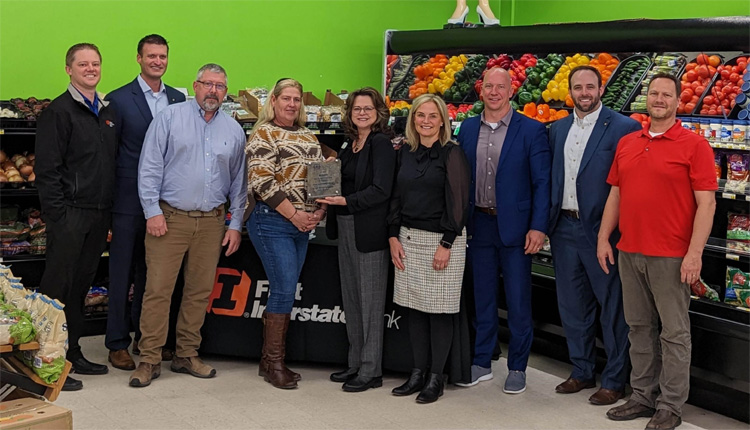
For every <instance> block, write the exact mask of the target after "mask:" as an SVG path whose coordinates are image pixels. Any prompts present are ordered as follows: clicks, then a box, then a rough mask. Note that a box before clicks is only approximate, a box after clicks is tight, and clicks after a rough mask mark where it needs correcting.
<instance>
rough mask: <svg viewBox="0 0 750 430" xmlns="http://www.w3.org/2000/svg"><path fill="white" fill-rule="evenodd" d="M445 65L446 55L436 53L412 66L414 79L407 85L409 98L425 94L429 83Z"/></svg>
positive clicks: (438, 74)
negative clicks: (422, 62)
mask: <svg viewBox="0 0 750 430" xmlns="http://www.w3.org/2000/svg"><path fill="white" fill-rule="evenodd" d="M447 65H448V57H446V56H445V55H443V54H438V55H436V56H434V57H431V58H430V59H429V60H427V62H426V63H424V64H422V65H419V66H416V67H414V69H413V73H414V76H415V77H416V80H415V81H414V83H413V84H412V85H411V86H410V87H409V98H410V99H412V100H414V99H415V98H417V97H419V96H421V95H422V94H427V89H428V87H429V85H430V84H431V83H432V81H434V80H435V78H438V77H439V76H440V72H442V71H444V70H445V66H447Z"/></svg>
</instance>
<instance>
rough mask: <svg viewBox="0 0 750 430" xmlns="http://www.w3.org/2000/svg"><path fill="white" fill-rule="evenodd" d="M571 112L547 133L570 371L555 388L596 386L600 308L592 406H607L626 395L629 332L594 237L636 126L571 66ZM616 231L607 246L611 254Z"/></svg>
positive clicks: (591, 78)
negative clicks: (600, 363)
mask: <svg viewBox="0 0 750 430" xmlns="http://www.w3.org/2000/svg"><path fill="white" fill-rule="evenodd" d="M568 83H569V88H570V96H571V97H572V98H573V103H574V104H575V112H574V114H573V115H570V116H568V117H567V118H564V119H562V120H560V121H557V122H556V123H554V124H552V126H551V127H550V145H551V146H552V205H551V208H550V244H551V245H552V256H553V258H554V264H555V281H556V283H557V303H558V307H559V309H560V319H561V320H562V325H563V328H564V329H565V336H566V338H567V342H568V352H569V354H570V361H571V362H572V363H573V372H572V373H571V375H570V377H569V378H568V379H567V380H566V381H565V382H563V383H561V384H560V385H558V386H557V387H556V388H555V391H557V392H558V393H562V394H568V393H577V392H579V391H581V390H582V389H585V388H594V387H596V374H595V372H594V365H595V364H596V347H595V342H596V309H597V303H598V304H599V306H601V315H600V317H599V321H600V322H601V326H602V334H603V341H604V349H605V352H606V353H607V365H606V367H605V368H604V371H603V372H602V381H601V388H600V389H599V390H598V391H597V392H596V393H594V394H593V395H592V396H591V397H590V398H589V401H590V402H591V403H593V404H595V405H609V404H612V403H614V402H616V401H617V400H619V399H620V398H621V397H622V396H623V394H624V389H625V382H626V380H627V371H628V369H627V367H628V326H627V324H626V323H625V317H624V314H623V308H622V287H621V285H620V276H619V273H618V272H617V266H613V268H612V269H611V270H610V271H609V273H608V274H607V273H604V272H603V271H602V270H601V268H600V267H599V263H598V260H597V258H596V244H597V234H598V233H599V225H600V224H601V220H602V213H603V212H604V205H605V203H606V202H607V196H608V195H609V189H610V186H609V184H607V174H608V173H609V169H610V167H611V166H612V159H613V157H614V155H615V149H616V148H617V143H618V142H619V141H620V138H621V137H623V136H625V135H626V134H629V133H631V132H634V131H638V130H640V129H641V127H640V124H638V123H637V122H636V121H633V120H632V119H630V118H627V117H625V116H622V115H620V114H618V113H616V112H613V111H612V110H610V109H608V108H607V107H605V106H603V105H602V103H601V101H600V97H601V95H602V93H603V92H604V87H603V86H602V78H601V75H600V74H599V71H598V70H597V69H596V68H594V67H590V66H580V67H576V68H575V69H573V71H571V73H570V75H569V77H568ZM619 236H620V235H619V232H616V233H615V234H612V236H610V238H609V240H610V242H611V243H612V248H613V249H614V245H615V244H616V243H617V241H618V240H619Z"/></svg>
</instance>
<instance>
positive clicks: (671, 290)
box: [619, 252, 692, 416]
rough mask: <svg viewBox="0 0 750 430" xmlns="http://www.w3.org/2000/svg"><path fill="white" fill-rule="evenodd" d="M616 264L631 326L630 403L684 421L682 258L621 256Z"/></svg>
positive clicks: (685, 295) (686, 323) (686, 336)
mask: <svg viewBox="0 0 750 430" xmlns="http://www.w3.org/2000/svg"><path fill="white" fill-rule="evenodd" d="M619 264H620V278H621V279H622V301H623V307H624V310H625V321H626V322H627V323H628V325H629V326H630V334H629V336H628V337H629V339H630V362H631V363H632V365H633V370H632V371H631V373H630V385H631V386H632V387H633V395H632V396H631V397H630V398H631V399H632V400H635V401H636V402H638V403H641V404H643V405H646V406H649V407H652V408H656V409H666V410H669V411H672V412H674V413H675V414H677V415H678V416H679V415H682V405H684V404H685V401H686V400H687V398H688V394H689V392H690V351H691V347H692V345H691V341H690V318H689V316H688V308H689V306H690V287H689V286H688V285H687V284H684V283H682V282H680V265H681V264H682V258H671V257H648V256H644V255H642V254H632V253H627V252H620V257H619ZM659 322H661V331H659Z"/></svg>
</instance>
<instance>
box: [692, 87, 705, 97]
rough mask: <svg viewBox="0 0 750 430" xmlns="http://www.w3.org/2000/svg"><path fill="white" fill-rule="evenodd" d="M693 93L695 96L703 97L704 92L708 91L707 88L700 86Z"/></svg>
mask: <svg viewBox="0 0 750 430" xmlns="http://www.w3.org/2000/svg"><path fill="white" fill-rule="evenodd" d="M693 91H694V92H695V94H698V95H701V94H703V92H704V91H706V87H704V86H703V85H698V86H697V87H695V88H694V89H693Z"/></svg>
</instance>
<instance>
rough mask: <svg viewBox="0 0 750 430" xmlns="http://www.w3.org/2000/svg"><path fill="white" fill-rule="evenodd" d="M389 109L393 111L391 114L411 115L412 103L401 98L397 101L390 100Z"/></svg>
mask: <svg viewBox="0 0 750 430" xmlns="http://www.w3.org/2000/svg"><path fill="white" fill-rule="evenodd" d="M388 109H389V110H390V111H391V116H407V115H409V109H411V105H410V104H409V103H408V102H405V101H403V100H399V101H396V102H390V103H389V104H388Z"/></svg>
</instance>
